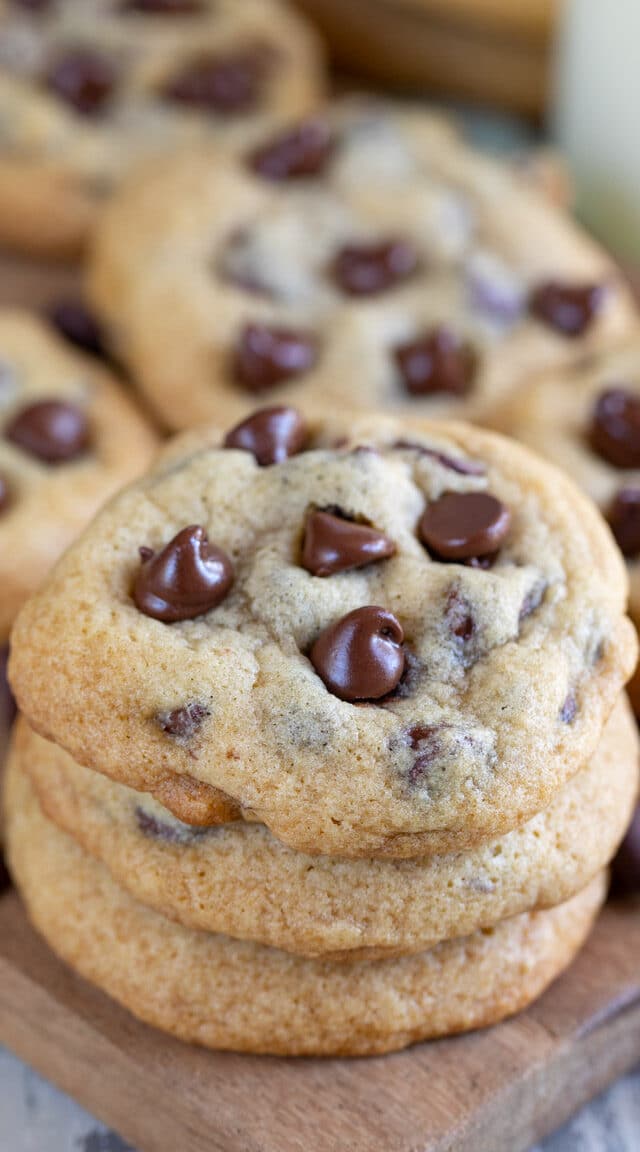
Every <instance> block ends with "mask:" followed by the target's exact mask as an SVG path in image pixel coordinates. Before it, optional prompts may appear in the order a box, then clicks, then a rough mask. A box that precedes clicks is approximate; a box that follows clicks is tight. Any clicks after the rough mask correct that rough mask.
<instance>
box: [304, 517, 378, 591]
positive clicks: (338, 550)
mask: <svg viewBox="0 0 640 1152" xmlns="http://www.w3.org/2000/svg"><path fill="white" fill-rule="evenodd" d="M395 550H396V546H395V544H394V542H393V540H390V539H389V537H388V536H385V535H384V533H383V532H378V531H377V529H376V528H370V527H369V526H368V525H366V524H358V523H356V522H355V521H353V520H348V519H347V518H346V517H344V516H334V515H333V514H332V513H330V512H321V511H317V512H310V513H309V515H308V516H307V521H306V524H305V531H304V541H303V545H302V560H301V563H302V567H303V568H306V569H307V571H308V572H311V573H312V574H313V575H314V576H333V575H334V574H335V573H336V572H348V571H349V570H350V569H352V568H363V567H364V566H365V565H366V564H372V563H374V562H375V561H376V560H385V559H386V558H387V557H388V556H393V554H394V552H395Z"/></svg>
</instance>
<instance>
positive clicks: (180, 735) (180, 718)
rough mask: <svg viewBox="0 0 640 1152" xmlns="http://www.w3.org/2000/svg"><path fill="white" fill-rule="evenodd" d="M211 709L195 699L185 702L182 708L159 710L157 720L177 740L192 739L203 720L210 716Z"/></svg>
mask: <svg viewBox="0 0 640 1152" xmlns="http://www.w3.org/2000/svg"><path fill="white" fill-rule="evenodd" d="M210 715H211V713H210V712H209V709H208V708H207V707H206V706H205V705H204V704H198V703H197V702H195V701H193V702H192V703H190V704H184V705H183V707H182V708H174V709H173V711H171V712H158V715H157V716H156V721H157V723H158V724H159V726H160V728H161V729H162V731H163V732H166V734H167V736H172V737H173V738H174V739H175V740H184V741H188V740H192V739H193V737H194V736H195V734H196V732H197V731H198V729H199V728H200V726H201V725H202V723H203V721H204V720H206V719H207V717H208V716H210Z"/></svg>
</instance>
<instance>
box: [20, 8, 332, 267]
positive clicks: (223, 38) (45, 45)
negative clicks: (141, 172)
mask: <svg viewBox="0 0 640 1152" xmlns="http://www.w3.org/2000/svg"><path fill="white" fill-rule="evenodd" d="M322 87H323V82H322V63H321V52H320V49H319V45H318V43H317V41H316V38H315V35H314V34H313V33H312V31H311V30H310V29H309V28H308V27H307V25H306V24H305V23H304V21H303V18H302V17H301V16H298V15H296V14H295V13H294V12H292V11H291V10H290V9H289V8H288V7H285V6H283V5H281V4H280V3H279V2H278V0H242V2H241V3H237V2H234V0H82V3H78V2H77V0H42V2H40V3H29V2H25V0H5V2H0V107H1V108H2V121H1V122H0V238H2V240H3V241H10V242H13V243H14V244H16V245H17V246H26V247H28V248H34V249H36V250H37V249H39V248H40V249H47V248H48V249H50V250H51V251H52V252H53V253H54V254H56V253H58V254H64V253H65V252H66V253H68V254H69V253H71V254H72V253H73V252H74V251H77V249H78V248H79V247H80V245H81V244H82V242H83V241H84V240H85V238H86V235H87V232H88V230H89V229H90V226H91V224H92V223H93V219H94V217H95V215H96V213H97V211H98V209H99V208H100V206H101V204H102V202H103V200H104V197H105V195H106V194H108V193H109V192H110V191H112V189H113V187H114V186H115V185H117V183H118V182H119V180H120V179H121V177H122V175H123V173H124V172H126V171H127V170H128V168H129V167H130V166H131V165H132V163H134V162H135V163H137V162H138V161H139V160H140V159H141V158H142V157H144V156H149V155H155V154H157V153H159V152H162V151H172V150H174V149H175V148H176V147H179V146H181V145H184V144H186V143H187V142H193V143H197V142H200V143H202V141H204V140H208V141H213V142H215V144H216V147H218V146H220V145H223V146H225V147H226V146H227V145H229V146H230V147H232V148H235V147H246V146H248V145H250V144H251V143H252V142H253V141H255V140H256V139H258V138H259V137H260V136H261V135H262V134H263V133H264V132H265V131H267V130H268V129H269V127H273V125H274V123H278V122H279V121H280V120H282V119H283V118H287V117H290V116H296V115H301V114H305V113H306V112H307V111H308V110H309V109H310V108H311V107H312V106H313V105H314V103H315V102H316V100H317V99H318V98H319V96H320V95H321V92H322Z"/></svg>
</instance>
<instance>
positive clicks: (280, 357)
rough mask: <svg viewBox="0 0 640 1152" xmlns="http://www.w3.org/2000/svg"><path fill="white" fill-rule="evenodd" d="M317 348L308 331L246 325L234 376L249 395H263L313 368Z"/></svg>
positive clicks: (237, 352)
mask: <svg viewBox="0 0 640 1152" xmlns="http://www.w3.org/2000/svg"><path fill="white" fill-rule="evenodd" d="M317 359H318V346H317V342H316V339H315V337H314V336H313V335H312V334H311V333H310V332H296V331H293V330H292V329H291V328H272V327H269V325H267V324H247V325H245V327H244V328H243V330H242V332H241V334H240V340H239V342H238V346H237V348H236V352H235V358H234V363H233V374H234V377H235V379H236V380H237V382H238V383H239V384H242V385H243V387H244V388H247V389H248V390H249V391H250V392H266V391H268V390H269V389H270V388H275V386H276V385H277V384H282V383H283V381H285V380H291V379H293V378H294V377H298V376H303V375H304V374H305V373H306V372H310V371H311V370H312V368H314V367H315V364H316V361H317Z"/></svg>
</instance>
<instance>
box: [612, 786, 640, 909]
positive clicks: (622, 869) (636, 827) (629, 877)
mask: <svg viewBox="0 0 640 1152" xmlns="http://www.w3.org/2000/svg"><path fill="white" fill-rule="evenodd" d="M611 875H612V882H613V883H612V889H613V892H614V894H615V895H619V896H622V895H629V894H631V893H632V892H640V806H639V807H637V808H636V810H635V812H634V815H633V819H632V821H631V824H630V826H629V830H628V832H627V835H626V836H625V838H624V840H623V841H622V844H621V845H620V848H619V849H618V854H617V856H616V857H615V859H614V861H613V864H612V865H611Z"/></svg>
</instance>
